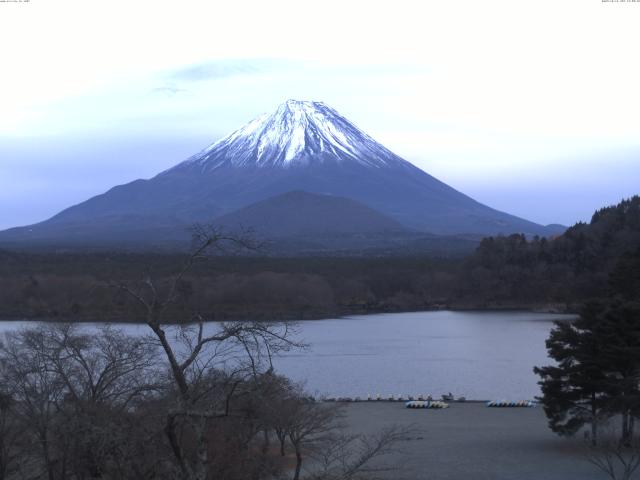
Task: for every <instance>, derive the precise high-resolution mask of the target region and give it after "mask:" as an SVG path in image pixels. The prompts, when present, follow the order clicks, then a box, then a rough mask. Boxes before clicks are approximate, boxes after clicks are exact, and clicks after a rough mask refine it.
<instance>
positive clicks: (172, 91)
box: [152, 85, 188, 97]
mask: <svg viewBox="0 0 640 480" xmlns="http://www.w3.org/2000/svg"><path fill="white" fill-rule="evenodd" d="M186 92H188V90H187V89H185V88H178V87H176V86H173V85H165V86H164V87H158V88H154V89H153V90H152V93H158V94H160V95H165V96H167V97H175V96H176V95H178V94H181V93H186Z"/></svg>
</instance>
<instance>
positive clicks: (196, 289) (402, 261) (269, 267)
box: [0, 196, 640, 321]
mask: <svg viewBox="0 0 640 480" xmlns="http://www.w3.org/2000/svg"><path fill="white" fill-rule="evenodd" d="M185 257H186V256H185V255H179V254H171V255H169V254H164V255H161V254H134V253H122V252H117V253H116V252H105V253H87V254H80V253H57V254H52V253H33V252H14V251H11V252H9V251H1V252H0V317H2V318H10V319H21V318H49V319H61V320H68V319H71V320H112V321H118V320H136V319H139V318H140V316H141V315H142V312H140V311H139V310H138V309H137V307H136V306H135V304H134V303H132V302H131V301H130V300H129V299H127V298H124V297H123V296H121V295H119V294H118V293H116V292H115V291H114V290H113V289H110V288H108V286H109V284H111V283H114V282H128V283H131V282H135V281H142V280H143V279H144V278H147V277H148V278H153V279H154V281H155V282H156V284H158V285H162V284H163V283H165V284H168V283H169V282H170V280H171V279H172V278H173V276H174V274H175V273H176V272H177V271H179V270H180V268H181V265H182V263H183V262H184V260H185ZM639 258H640V197H637V196H636V197H633V198H631V199H629V200H624V201H622V202H621V203H619V204H618V205H615V206H611V207H607V208H603V209H601V210H598V211H597V212H595V214H594V215H593V218H592V219H591V222H590V223H578V224H576V225H574V226H573V227H571V228H569V229H568V230H567V231H566V232H565V233H564V234H563V235H560V236H558V237H555V238H550V239H547V238H538V237H534V238H532V239H527V238H525V237H524V236H523V235H511V236H499V237H489V238H485V239H484V240H482V242H481V243H480V245H479V247H478V248H477V249H476V251H475V252H474V253H473V254H471V255H469V256H468V257H466V258H463V259H458V258H433V257H429V256H426V255H424V256H420V255H412V256H406V257H399V256H394V257H297V258H282V257H274V256H268V255H256V254H253V255H251V256H248V255H239V256H220V255H218V256H212V257H210V258H208V259H207V260H206V261H204V262H201V263H199V264H198V265H196V266H195V267H194V268H193V269H192V270H191V271H190V272H189V274H188V275H186V276H185V277H184V278H183V279H182V280H181V283H180V295H181V301H180V302H178V304H177V305H176V306H175V307H174V311H171V312H168V315H175V316H176V318H179V317H183V315H181V314H183V313H184V312H187V311H193V310H194V309H195V310H198V311H200V312H202V313H203V315H205V316H206V317H207V318H211V319H241V318H249V319H254V320H255V319H306V318H320V317H326V316H334V315H343V314H354V313H370V312H395V311H409V310H423V309H436V308H536V309H555V310H562V311H565V310H568V311H573V310H575V309H576V308H577V306H578V305H580V304H581V303H583V302H584V301H585V300H587V299H590V298H594V297H597V296H600V295H604V294H606V291H607V289H608V288H610V287H609V283H608V282H609V277H610V274H611V272H612V271H613V270H614V269H616V271H617V272H619V271H621V269H624V268H627V269H628V268H632V267H630V266H631V265H633V264H635V265H638V263H639V260H638V259H639ZM634 262H635V263H634ZM636 271H638V270H637V269H636ZM141 288H143V287H141ZM181 309H183V311H182V312H181V311H180V310H181Z"/></svg>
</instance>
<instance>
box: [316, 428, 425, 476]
mask: <svg viewBox="0 0 640 480" xmlns="http://www.w3.org/2000/svg"><path fill="white" fill-rule="evenodd" d="M415 433H417V430H415V429H414V428H410V427H399V426H391V427H388V428H386V429H384V430H382V431H381V432H379V433H377V434H373V435H361V434H358V435H348V434H344V433H341V434H339V435H337V436H332V438H331V439H330V442H328V443H327V444H326V445H325V446H324V448H322V449H320V450H319V451H318V452H316V453H315V454H314V460H316V461H317V463H318V464H319V467H318V469H317V471H316V472H314V473H313V474H311V475H310V476H309V480H364V479H367V480H375V479H377V478H380V477H379V475H381V474H387V475H389V474H390V473H391V472H394V476H396V477H397V472H398V470H400V468H399V467H398V466H397V465H392V464H389V463H387V462H383V461H382V459H383V458H384V457H387V456H389V455H391V454H397V453H399V449H398V443H399V442H401V441H404V440H405V439H407V438H410V436H411V435H413V434H415Z"/></svg>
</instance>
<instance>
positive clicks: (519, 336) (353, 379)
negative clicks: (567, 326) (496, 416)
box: [0, 311, 571, 399]
mask: <svg viewBox="0 0 640 480" xmlns="http://www.w3.org/2000/svg"><path fill="white" fill-rule="evenodd" d="M562 318H565V319H566V318H571V316H567V315H557V314H542V313H529V312H451V311H441V312H417V313H416V312H413V313H397V314H379V315H361V316H354V317H346V318H340V319H329V320H316V321H306V322H303V323H301V324H300V339H301V340H303V341H304V342H306V343H308V344H309V345H310V347H309V348H308V349H307V350H306V351H301V352H300V351H297V352H290V353H288V354H286V355H285V356H283V357H281V358H278V359H276V361H275V366H276V369H277V370H278V371H279V372H280V373H283V374H285V375H287V376H289V377H291V378H293V379H294V380H298V381H304V382H305V383H306V388H307V390H309V391H310V392H312V393H315V394H318V395H328V396H351V397H355V396H361V397H366V396H367V395H372V396H374V395H376V394H381V395H383V396H389V395H392V394H393V395H396V396H397V395H403V396H407V395H414V396H416V395H419V394H423V395H427V394H431V395H433V396H434V397H436V396H440V395H441V394H443V393H446V392H453V393H454V394H455V395H464V396H466V397H467V398H470V399H490V398H498V399H522V398H533V397H534V396H536V395H538V394H539V389H538V386H537V383H536V382H537V377H536V376H535V375H534V374H533V372H532V369H533V366H534V365H545V364H548V363H549V361H550V360H549V359H548V358H547V354H546V350H545V345H544V342H545V339H546V338H547V336H548V334H549V330H550V329H551V327H552V326H553V325H552V322H553V320H556V319H562ZM25 324H27V325H28V323H27V322H0V332H2V331H7V330H12V329H15V328H18V327H20V326H23V325H25ZM118 327H119V328H120V326H118ZM212 327H213V325H212ZM88 328H91V327H88ZM121 328H123V329H124V330H126V331H127V332H129V333H132V334H138V333H143V332H144V333H147V329H146V327H145V326H143V325H123V326H121Z"/></svg>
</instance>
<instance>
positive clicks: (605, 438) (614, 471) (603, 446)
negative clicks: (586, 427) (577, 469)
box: [586, 425, 640, 480]
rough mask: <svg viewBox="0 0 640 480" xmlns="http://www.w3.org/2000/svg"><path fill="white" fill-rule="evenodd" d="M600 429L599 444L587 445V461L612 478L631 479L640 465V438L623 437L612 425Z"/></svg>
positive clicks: (615, 479) (613, 479)
mask: <svg viewBox="0 0 640 480" xmlns="http://www.w3.org/2000/svg"><path fill="white" fill-rule="evenodd" d="M603 427H604V428H603ZM600 431H601V434H600V439H599V441H598V444H597V445H595V446H594V445H591V446H590V447H587V448H588V449H587V453H586V459H587V461H588V462H589V463H591V464H592V465H594V466H595V467H596V468H598V469H599V470H600V471H602V472H603V473H605V474H606V475H607V476H608V477H609V478H610V479H611V480H630V479H631V478H632V477H633V475H634V473H635V472H636V471H637V470H638V468H639V467H640V438H637V437H625V438H624V439H621V436H620V435H619V432H616V429H615V428H612V427H611V426H610V425H603V426H601V427H600Z"/></svg>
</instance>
